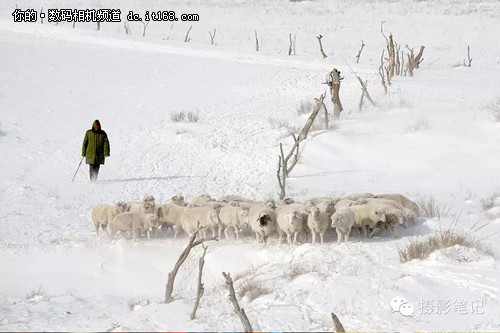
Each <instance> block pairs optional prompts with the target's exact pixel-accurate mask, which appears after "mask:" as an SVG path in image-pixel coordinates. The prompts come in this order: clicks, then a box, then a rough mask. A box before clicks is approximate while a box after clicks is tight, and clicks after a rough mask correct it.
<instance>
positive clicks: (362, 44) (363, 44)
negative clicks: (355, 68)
mask: <svg viewBox="0 0 500 333" xmlns="http://www.w3.org/2000/svg"><path fill="white" fill-rule="evenodd" d="M363 47H365V43H363V40H361V48H360V49H359V51H358V55H357V56H356V63H357V64H359V57H361V52H363Z"/></svg>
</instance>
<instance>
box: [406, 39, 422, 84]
mask: <svg viewBox="0 0 500 333" xmlns="http://www.w3.org/2000/svg"><path fill="white" fill-rule="evenodd" d="M406 48H407V49H408V51H410V53H409V54H408V65H407V66H408V69H409V71H410V76H413V70H414V69H417V68H420V64H421V63H422V61H424V58H422V55H423V53H424V49H425V46H420V50H419V51H418V54H417V55H415V54H414V52H413V49H410V48H409V47H408V45H406Z"/></svg>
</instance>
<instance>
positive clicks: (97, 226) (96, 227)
mask: <svg viewBox="0 0 500 333" xmlns="http://www.w3.org/2000/svg"><path fill="white" fill-rule="evenodd" d="M99 226H100V224H96V225H95V232H96V233H97V237H99Z"/></svg>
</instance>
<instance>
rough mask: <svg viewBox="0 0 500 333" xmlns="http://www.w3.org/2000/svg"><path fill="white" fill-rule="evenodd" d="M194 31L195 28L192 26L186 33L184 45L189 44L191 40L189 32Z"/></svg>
mask: <svg viewBox="0 0 500 333" xmlns="http://www.w3.org/2000/svg"><path fill="white" fill-rule="evenodd" d="M191 29H193V26H190V27H189V29H188V31H187V32H186V37H184V43H188V42H189V41H190V40H191V37H189V32H190V31H191Z"/></svg>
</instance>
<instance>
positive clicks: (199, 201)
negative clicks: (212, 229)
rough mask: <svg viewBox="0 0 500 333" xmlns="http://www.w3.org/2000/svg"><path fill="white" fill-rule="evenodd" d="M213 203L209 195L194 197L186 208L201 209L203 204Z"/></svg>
mask: <svg viewBox="0 0 500 333" xmlns="http://www.w3.org/2000/svg"><path fill="white" fill-rule="evenodd" d="M210 201H215V199H213V198H212V197H211V196H210V195H208V194H202V195H200V196H197V197H194V198H193V200H192V201H191V203H190V204H188V207H190V208H191V207H202V206H203V205H204V204H205V203H207V202H210Z"/></svg>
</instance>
